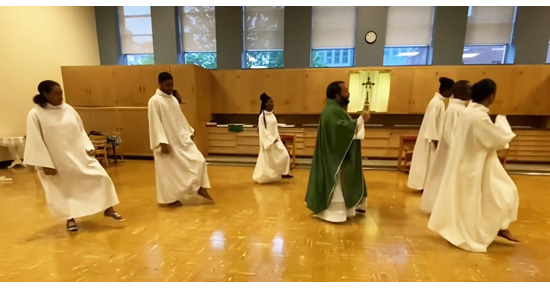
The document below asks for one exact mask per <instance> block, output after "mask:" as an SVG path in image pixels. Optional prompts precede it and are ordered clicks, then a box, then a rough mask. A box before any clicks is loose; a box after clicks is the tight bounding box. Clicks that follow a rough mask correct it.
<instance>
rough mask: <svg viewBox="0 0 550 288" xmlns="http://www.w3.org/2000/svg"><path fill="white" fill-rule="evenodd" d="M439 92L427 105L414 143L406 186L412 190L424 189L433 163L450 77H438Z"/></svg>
mask: <svg viewBox="0 0 550 288" xmlns="http://www.w3.org/2000/svg"><path fill="white" fill-rule="evenodd" d="M439 83H440V86H439V92H436V93H435V95H434V97H433V98H432V100H430V103H428V107H427V108H426V113H424V118H423V119H422V124H421V125H420V130H419V131H418V137H417V139H416V143H415V145H414V150H413V155H412V160H411V168H410V171H409V179H408V182H407V186H408V187H409V188H410V189H413V190H419V191H422V190H424V184H425V183H426V176H427V174H428V171H429V170H430V167H431V165H432V163H433V160H434V156H435V151H436V149H437V144H438V142H439V140H440V138H441V130H442V127H443V120H444V119H445V99H446V98H449V97H451V95H452V91H451V90H452V88H453V85H454V81H453V80H452V79H449V78H446V77H441V78H439Z"/></svg>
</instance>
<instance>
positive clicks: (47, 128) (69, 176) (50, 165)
mask: <svg viewBox="0 0 550 288" xmlns="http://www.w3.org/2000/svg"><path fill="white" fill-rule="evenodd" d="M38 92H39V94H38V95H36V96H35V97H34V99H33V101H34V103H35V104H37V106H36V107H34V108H33V109H32V110H31V111H30V112H29V114H28V117H27V139H26V146H25V156H24V162H25V164H26V165H29V166H34V167H35V168H36V171H37V174H38V178H39V179H40V183H41V185H42V188H43V189H44V193H45V195H46V202H47V203H48V207H49V208H50V211H51V212H52V213H53V214H55V215H57V216H59V217H61V218H63V219H67V230H69V231H77V230H78V226H77V225H76V221H75V218H78V217H84V216H88V215H92V214H95V213H98V212H103V214H104V215H105V216H106V217H111V218H113V219H115V220H117V221H124V218H123V217H122V216H121V215H120V214H118V213H117V212H116V211H115V210H114V208H113V206H114V205H116V204H118V197H117V194H116V191H115V187H114V185H113V182H112V181H111V178H109V175H108V174H107V172H106V171H105V169H103V167H102V166H101V165H100V164H99V162H98V161H97V159H95V157H94V155H95V150H94V146H93V145H92V143H91V141H90V139H89V138H88V135H87V134H86V131H85V130H84V126H83V124H82V120H81V119H80V116H79V115H78V113H77V112H76V110H74V108H73V107H71V106H70V105H69V104H66V103H63V90H61V86H60V85H59V84H58V83H56V82H54V81H51V80H46V81H42V82H41V83H40V84H39V85H38Z"/></svg>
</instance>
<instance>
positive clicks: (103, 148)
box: [89, 135, 109, 167]
mask: <svg viewBox="0 0 550 288" xmlns="http://www.w3.org/2000/svg"><path fill="white" fill-rule="evenodd" d="M89 137H90V141H91V142H92V144H93V145H94V149H95V158H96V159H97V160H105V166H107V167H109V158H108V157H107V155H108V154H107V135H90V136H89Z"/></svg>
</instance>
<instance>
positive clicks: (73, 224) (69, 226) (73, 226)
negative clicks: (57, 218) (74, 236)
mask: <svg viewBox="0 0 550 288" xmlns="http://www.w3.org/2000/svg"><path fill="white" fill-rule="evenodd" d="M67 231H69V232H76V231H78V226H76V221H74V219H69V220H67Z"/></svg>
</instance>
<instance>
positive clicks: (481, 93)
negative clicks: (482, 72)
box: [472, 78, 497, 103]
mask: <svg viewBox="0 0 550 288" xmlns="http://www.w3.org/2000/svg"><path fill="white" fill-rule="evenodd" d="M495 93H497V83H495V81H493V80H492V79H489V78H485V79H483V80H481V81H479V82H477V83H476V84H474V86H472V101H474V102H476V103H483V101H485V99H487V98H489V96H491V95H492V94H495Z"/></svg>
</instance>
